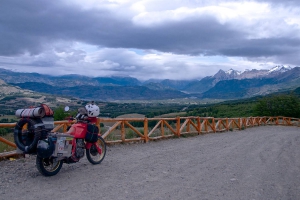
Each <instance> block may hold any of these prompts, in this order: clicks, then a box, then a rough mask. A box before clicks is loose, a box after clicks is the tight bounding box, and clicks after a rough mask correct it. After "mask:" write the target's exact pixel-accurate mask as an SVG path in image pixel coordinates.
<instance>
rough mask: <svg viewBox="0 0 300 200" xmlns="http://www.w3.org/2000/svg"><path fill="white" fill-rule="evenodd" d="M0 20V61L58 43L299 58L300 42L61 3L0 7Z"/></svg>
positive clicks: (202, 22) (13, 1)
mask: <svg viewBox="0 0 300 200" xmlns="http://www.w3.org/2000/svg"><path fill="white" fill-rule="evenodd" d="M265 1H268V2H279V1H276V0H265ZM288 2H289V3H296V1H293V0H289V1H288ZM0 19H1V23H0V38H1V40H0V55H5V56H13V55H16V54H22V53H24V52H29V53H31V54H39V53H40V52H43V51H45V49H47V48H48V47H49V46H51V44H52V43H55V42H57V41H80V42H83V43H88V44H93V45H97V46H100V47H110V48H136V49H149V50H151V49H155V50H158V51H163V52H172V53H176V54H188V55H199V54H203V55H223V56H243V57H246V58H247V57H248V58H254V57H274V56H278V58H286V57H289V56H288V54H293V52H294V51H296V52H299V50H297V47H299V43H300V40H299V39H296V38H294V39H290V38H284V37H282V38H265V39H258V40H253V39H252V40H251V39H247V36H248V33H247V32H246V30H245V31H244V30H241V29H237V28H236V27H234V26H233V24H230V23H225V24H220V23H219V22H218V21H217V20H216V19H214V18H213V17H201V18H196V17H194V18H188V19H185V20H184V21H180V22H169V23H165V24H161V25H157V26H149V27H146V26H138V25H135V24H133V23H132V22H131V21H129V20H127V19H125V18H124V19H120V18H117V17H115V16H114V15H113V13H111V12H109V11H107V10H82V9H81V8H79V7H76V6H70V5H66V4H64V3H63V2H60V1H39V0H31V1H17V0H10V1H4V2H2V3H1V6H0ZM78 55H79V56H84V54H82V53H78ZM70 59H72V58H70ZM42 64H43V63H40V65H42ZM44 64H47V63H44ZM50 64H51V63H50ZM126 64H128V65H129V64H130V62H129V61H128V63H126Z"/></svg>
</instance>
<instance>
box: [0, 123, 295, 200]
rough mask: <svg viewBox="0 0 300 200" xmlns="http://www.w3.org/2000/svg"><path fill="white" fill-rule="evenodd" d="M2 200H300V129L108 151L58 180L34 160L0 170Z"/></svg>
mask: <svg viewBox="0 0 300 200" xmlns="http://www.w3.org/2000/svg"><path fill="white" fill-rule="evenodd" d="M0 199H3V200H12V199H18V200H20V199H46V200H47V199H49V200H50V199H51V200H53V199H69V200H74V199H110V200H111V199H114V200H115V199H141V200H144V199H147V200H149V199H155V200H159V199H172V200H173V199H185V200H186V199H209V200H210V199H211V200H217V199H222V200H223V199H225V200H227V199H228V200H235V199H237V200H243V199H245V200H254V199H256V200H262V199H263V200H264V199H266V200H270V199H272V200H275V199H278V200H285V199H286V200H298V199H300V128H297V127H283V126H262V127H255V128H248V129H246V130H243V131H232V132H224V133H211V134H206V135H200V136H195V137H185V138H183V137H181V138H177V139H168V140H160V141H156V142H149V143H147V144H131V145H115V146H110V147H108V152H107V155H106V158H105V159H104V161H103V162H102V163H101V164H100V165H92V164H90V163H89V162H88V161H87V159H86V158H83V159H82V160H80V162H79V163H75V164H71V165H67V164H64V165H63V168H62V170H61V171H60V172H59V173H58V174H57V175H56V176H53V177H44V176H42V175H41V174H39V172H38V171H37V169H36V167H35V157H34V156H31V157H29V158H24V159H19V160H15V161H2V162H0Z"/></svg>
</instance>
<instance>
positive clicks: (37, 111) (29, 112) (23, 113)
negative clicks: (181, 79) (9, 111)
mask: <svg viewBox="0 0 300 200" xmlns="http://www.w3.org/2000/svg"><path fill="white" fill-rule="evenodd" d="M16 116H17V117H31V118H35V117H44V116H45V110H44V109H43V108H42V107H36V108H26V109H18V110H17V111H16Z"/></svg>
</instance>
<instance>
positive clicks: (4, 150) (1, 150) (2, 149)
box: [0, 133, 16, 153]
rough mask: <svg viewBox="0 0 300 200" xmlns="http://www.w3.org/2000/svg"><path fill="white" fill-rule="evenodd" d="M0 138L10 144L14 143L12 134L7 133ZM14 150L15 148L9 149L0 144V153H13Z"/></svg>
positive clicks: (7, 146) (9, 147) (5, 145)
mask: <svg viewBox="0 0 300 200" xmlns="http://www.w3.org/2000/svg"><path fill="white" fill-rule="evenodd" d="M0 137H2V138H4V139H7V140H9V141H11V142H14V135H13V133H9V134H7V135H5V136H0ZM15 149H16V148H14V147H11V146H9V145H7V144H5V143H3V142H0V153H3V152H7V151H13V150H15Z"/></svg>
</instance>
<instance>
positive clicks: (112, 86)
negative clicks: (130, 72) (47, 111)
mask: <svg viewBox="0 0 300 200" xmlns="http://www.w3.org/2000/svg"><path fill="white" fill-rule="evenodd" d="M0 79H1V80H3V81H4V82H5V84H7V85H11V86H15V87H17V88H20V89H25V90H31V91H36V92H39V93H47V94H56V95H63V96H69V97H75V98H79V99H85V100H97V101H114V100H162V99H177V98H198V99H203V98H208V99H240V98H248V97H253V96H257V95H266V94H270V93H273V92H280V91H285V90H294V89H296V88H297V87H300V67H294V68H290V67H285V66H276V67H274V68H272V69H270V70H247V71H245V72H239V71H236V70H233V69H231V70H229V71H226V72H225V71H223V70H219V72H218V73H216V74H215V75H214V76H207V77H204V78H203V79H201V80H148V81H145V82H141V81H139V80H138V79H136V78H132V77H94V78H93V77H86V76H80V75H66V76H58V77H57V76H50V75H42V74H37V73H20V72H13V71H10V70H5V69H0Z"/></svg>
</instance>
